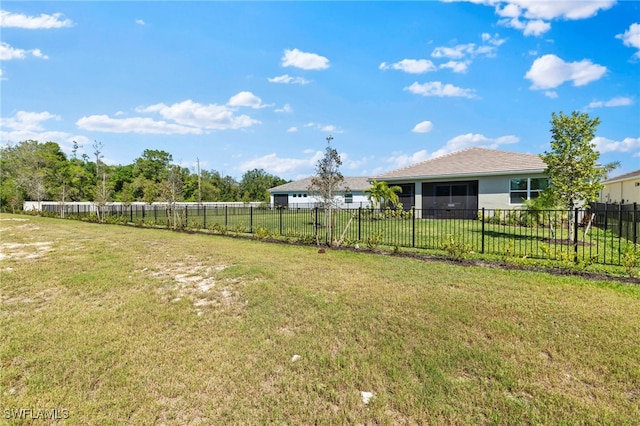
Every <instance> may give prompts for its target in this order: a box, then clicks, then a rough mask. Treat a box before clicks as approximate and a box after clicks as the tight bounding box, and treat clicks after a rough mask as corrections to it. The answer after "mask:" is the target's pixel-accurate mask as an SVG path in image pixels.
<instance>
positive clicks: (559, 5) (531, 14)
mask: <svg viewBox="0 0 640 426" xmlns="http://www.w3.org/2000/svg"><path fill="white" fill-rule="evenodd" d="M507 3H508V4H514V5H517V6H518V7H520V9H521V10H522V11H524V14H523V16H524V17H525V18H527V19H546V20H552V19H567V20H578V19H586V18H591V17H592V16H595V15H596V14H597V13H598V12H599V11H600V10H607V9H609V8H610V7H612V6H613V5H614V4H615V3H616V2H615V0H589V1H540V0H508V1H507Z"/></svg>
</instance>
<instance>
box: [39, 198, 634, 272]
mask: <svg viewBox="0 0 640 426" xmlns="http://www.w3.org/2000/svg"><path fill="white" fill-rule="evenodd" d="M47 209H51V211H50V213H56V212H57V213H58V214H59V213H60V206H57V210H56V208H55V206H54V207H53V208H52V207H51V206H48V208H47ZM65 213H66V217H68V218H78V219H91V220H102V221H111V222H117V223H123V222H128V223H134V224H138V225H145V226H166V227H171V228H181V229H193V230H196V229H207V230H211V231H214V232H221V233H226V232H236V233H245V234H255V235H258V236H259V237H269V236H272V237H285V238H288V239H297V240H299V241H307V242H313V241H320V242H322V243H328V242H329V241H330V240H331V241H338V240H340V242H341V243H342V244H343V245H354V244H359V245H361V246H362V245H367V246H389V247H409V248H416V249H434V250H442V249H445V250H446V249H447V248H451V247H454V248H457V249H459V250H464V251H465V252H476V253H483V254H490V255H499V256H514V257H521V258H525V257H526V258H530V259H548V260H563V261H571V260H573V261H576V262H580V261H582V262H589V263H599V264H605V265H622V262H623V257H624V256H625V253H626V252H627V250H629V248H630V247H632V248H633V249H634V250H635V246H634V245H635V244H638V243H639V242H640V241H639V239H640V215H639V214H638V205H637V204H632V205H625V206H620V205H610V204H595V205H593V206H592V207H591V208H590V209H584V210H583V209H575V210H573V211H567V210H543V211H528V210H501V209H481V210H465V211H461V210H447V209H443V210H433V209H430V210H424V211H422V210H417V209H412V210H410V211H402V210H384V211H380V210H373V209H370V208H358V209H351V210H349V209H342V210H334V211H332V213H331V215H330V216H329V215H327V214H325V211H324V210H323V209H320V208H313V209H303V208H279V209H272V208H269V207H268V206H267V207H265V206H260V207H256V206H240V205H202V204H196V203H182V204H179V205H170V204H164V205H158V204H153V205H148V204H135V205H122V204H119V205H104V206H99V208H97V209H94V210H92V209H91V208H88V207H83V208H80V207H76V208H74V207H73V206H66V207H65ZM92 218H93V219H92Z"/></svg>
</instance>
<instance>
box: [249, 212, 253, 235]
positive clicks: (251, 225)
mask: <svg viewBox="0 0 640 426" xmlns="http://www.w3.org/2000/svg"><path fill="white" fill-rule="evenodd" d="M249 233H250V234H253V206H249Z"/></svg>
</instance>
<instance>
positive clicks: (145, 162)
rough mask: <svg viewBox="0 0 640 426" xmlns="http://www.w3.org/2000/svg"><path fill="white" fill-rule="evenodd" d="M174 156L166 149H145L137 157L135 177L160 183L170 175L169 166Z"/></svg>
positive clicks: (134, 166)
mask: <svg viewBox="0 0 640 426" xmlns="http://www.w3.org/2000/svg"><path fill="white" fill-rule="evenodd" d="M172 161H173V156H172V155H171V154H169V153H168V152H166V151H161V150H157V149H145V150H144V151H143V153H142V156H141V157H139V158H136V159H135V160H134V164H133V177H138V176H142V177H143V178H145V179H147V180H150V181H153V182H156V183H159V182H162V181H163V180H166V179H167V177H168V176H169V166H170V165H171V162H172Z"/></svg>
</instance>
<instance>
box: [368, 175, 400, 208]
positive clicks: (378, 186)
mask: <svg viewBox="0 0 640 426" xmlns="http://www.w3.org/2000/svg"><path fill="white" fill-rule="evenodd" d="M400 192H402V188H400V187H399V186H395V185H394V186H389V185H388V184H387V182H379V181H377V180H375V179H374V180H373V181H372V182H371V188H369V189H366V190H365V191H364V193H365V195H366V196H367V197H368V198H369V200H370V201H371V204H372V206H373V208H374V209H377V208H380V209H381V210H382V207H383V206H384V204H385V202H388V203H391V204H392V205H393V206H394V207H398V206H399V205H400V197H398V194H399V193H400Z"/></svg>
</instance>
